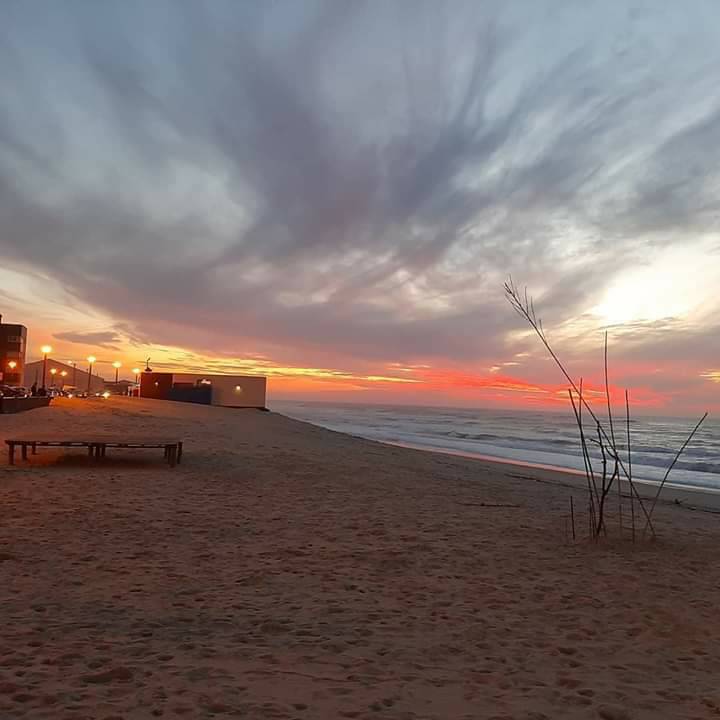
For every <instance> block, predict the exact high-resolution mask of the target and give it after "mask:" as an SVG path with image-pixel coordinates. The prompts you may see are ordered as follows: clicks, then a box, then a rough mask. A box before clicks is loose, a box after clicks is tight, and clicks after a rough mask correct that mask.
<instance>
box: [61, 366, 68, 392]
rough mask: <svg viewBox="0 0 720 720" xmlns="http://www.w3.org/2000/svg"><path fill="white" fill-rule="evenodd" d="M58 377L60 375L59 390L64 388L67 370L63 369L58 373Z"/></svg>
mask: <svg viewBox="0 0 720 720" xmlns="http://www.w3.org/2000/svg"><path fill="white" fill-rule="evenodd" d="M60 377H62V383H61V385H60V389H61V390H64V389H65V378H66V377H67V370H63V371H62V372H61V373H60Z"/></svg>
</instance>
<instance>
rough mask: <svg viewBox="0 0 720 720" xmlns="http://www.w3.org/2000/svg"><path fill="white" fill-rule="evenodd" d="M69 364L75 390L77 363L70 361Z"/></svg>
mask: <svg viewBox="0 0 720 720" xmlns="http://www.w3.org/2000/svg"><path fill="white" fill-rule="evenodd" d="M70 364H71V365H72V366H73V387H74V388H75V389H77V382H76V381H77V363H76V362H75V361H74V360H71V361H70Z"/></svg>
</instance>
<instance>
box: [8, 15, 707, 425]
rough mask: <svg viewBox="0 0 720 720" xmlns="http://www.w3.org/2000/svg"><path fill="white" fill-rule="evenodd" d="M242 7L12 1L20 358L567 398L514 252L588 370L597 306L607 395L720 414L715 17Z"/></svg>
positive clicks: (596, 361)
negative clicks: (529, 319)
mask: <svg viewBox="0 0 720 720" xmlns="http://www.w3.org/2000/svg"><path fill="white" fill-rule="evenodd" d="M160 5H162V2H160ZM250 5H252V4H250ZM250 5H248V6H245V5H244V4H242V3H239V4H237V6H234V7H233V6H231V7H226V8H225V9H223V10H221V9H219V8H216V7H215V6H214V5H213V4H212V3H211V4H210V5H208V6H207V7H205V6H203V8H202V9H197V11H196V13H192V12H189V11H188V12H186V11H185V10H183V9H182V8H176V7H174V6H173V12H172V16H173V23H172V24H171V26H168V24H167V22H166V20H165V19H164V16H163V13H162V12H159V11H158V12H147V13H145V6H144V5H142V4H138V3H134V2H130V3H128V4H127V5H126V4H124V3H121V4H119V5H118V6H117V7H116V8H115V9H114V10H113V12H112V13H111V14H112V21H111V22H109V21H108V16H106V15H105V14H104V13H103V11H102V10H101V9H100V7H99V6H98V7H95V5H93V4H91V6H89V7H87V8H84V11H83V12H82V13H80V12H69V11H67V9H65V8H63V7H61V6H60V5H59V4H53V3H47V4H45V5H43V8H42V12H40V9H39V8H37V7H35V6H34V4H33V3H16V4H13V5H12V10H11V11H9V12H10V15H11V17H10V18H6V20H7V22H4V23H3V27H2V28H0V81H1V82H2V83H3V88H4V98H5V102H4V105H3V111H4V112H3V114H2V124H0V217H2V218H3V225H2V231H1V232H0V312H2V314H3V316H4V318H5V320H6V321H7V322H10V321H13V322H18V323H23V324H25V325H27V326H28V329H29V337H28V348H29V356H30V357H29V358H28V359H29V360H32V359H37V358H39V357H42V353H43V351H42V350H41V348H42V347H43V346H44V345H46V344H47V345H49V346H52V353H51V354H52V356H53V357H55V358H57V359H58V360H62V361H63V362H69V361H71V362H74V363H76V364H77V366H78V368H84V369H87V366H88V363H89V357H94V358H96V360H95V361H94V362H90V364H91V365H93V366H94V368H95V371H96V372H97V373H99V374H100V375H101V376H104V377H106V378H108V379H111V378H114V376H115V371H116V370H117V372H118V377H119V378H124V379H127V380H134V379H135V377H136V376H137V374H138V372H139V371H140V370H142V369H143V368H144V367H145V363H146V361H147V359H148V358H150V364H151V366H152V367H153V368H154V369H158V370H163V369H167V370H178V371H186V372H198V373H201V372H213V373H229V374H242V373H247V374H261V375H265V376H267V377H268V379H269V382H268V398H269V402H270V404H271V405H272V401H273V399H291V398H298V399H311V400H312V399H315V400H322V399H339V400H344V401H345V400H348V401H358V402H372V403H414V404H430V405H452V404H454V405H463V406H485V405H489V406H498V407H501V406H508V407H533V408H535V407H546V408H562V407H563V404H565V405H567V402H568V399H567V383H566V382H565V381H564V379H563V377H562V375H560V374H559V372H558V370H557V368H556V367H555V366H554V364H553V363H552V362H551V361H550V360H549V359H548V357H547V353H546V352H545V351H544V349H543V348H542V346H541V345H540V344H539V342H538V340H537V338H536V337H534V335H533V333H532V331H530V330H529V328H528V327H527V326H526V325H525V324H523V321H522V320H521V319H520V318H518V317H517V316H516V315H515V314H514V313H513V312H512V309H511V308H510V307H509V306H508V305H507V303H506V302H505V301H504V299H503V292H502V283H503V282H504V280H505V279H506V278H507V276H508V275H512V276H513V277H514V278H515V279H516V280H517V282H518V283H520V284H521V285H523V286H524V285H525V284H527V285H528V289H529V291H530V292H531V293H532V294H533V296H534V299H535V303H536V308H537V311H538V313H539V314H540V315H541V316H542V318H543V321H544V327H545V328H546V330H547V333H548V337H549V338H550V339H551V340H552V341H553V343H554V346H555V347H556V349H557V351H558V353H559V354H560V355H561V356H562V357H563V358H564V360H565V361H566V362H567V364H568V368H569V370H570V372H571V374H572V376H573V377H574V378H577V380H578V381H579V379H580V377H583V378H584V379H585V382H586V387H587V388H588V393H591V394H592V393H598V392H600V391H601V389H602V384H603V381H602V373H601V359H602V357H601V355H602V343H603V336H604V332H605V331H606V330H608V331H609V335H610V357H611V373H610V374H611V378H610V380H611V384H612V388H613V397H614V399H616V400H618V402H621V401H622V398H623V397H624V394H623V393H624V389H625V388H629V389H630V391H631V396H632V398H633V403H634V405H635V406H636V407H637V408H638V411H640V412H648V413H650V412H657V413H661V414H688V413H695V412H697V411H698V410H705V409H710V410H711V411H712V410H720V389H719V385H718V382H719V380H718V373H719V372H720V371H718V369H717V368H718V358H719V357H720V344H719V343H720V340H719V338H720V325H719V321H718V317H720V313H719V311H720V299H719V296H718V293H717V287H718V286H719V285H720V234H719V233H718V227H717V217H718V208H717V204H718V195H717V192H716V188H717V186H718V180H719V179H720V178H719V175H720V171H719V170H718V164H717V163H716V162H715V161H714V157H713V155H712V151H711V150H710V149H711V148H714V147H717V145H718V141H720V131H719V130H718V128H720V124H719V123H718V122H717V107H720V94H719V93H718V90H717V84H716V83H715V84H713V83H711V82H710V81H709V80H708V77H707V70H706V69H707V68H708V67H711V66H713V64H714V63H717V62H720V43H717V42H716V37H715V34H716V33H715V32H714V31H713V30H712V28H713V27H715V26H716V25H715V24H714V20H716V19H717V18H715V17H714V16H712V17H711V16H708V17H704V15H703V12H704V11H703V12H700V11H698V12H697V13H696V14H694V15H686V14H684V13H683V9H682V8H680V7H677V8H672V7H668V8H667V9H666V13H665V15H663V13H659V12H658V13H651V12H649V11H648V12H647V13H644V12H640V11H637V13H636V12H635V9H633V8H632V7H631V6H632V4H627V3H624V2H621V3H619V4H618V5H617V8H615V9H614V10H611V9H610V8H606V9H603V8H601V7H600V5H598V6H597V8H588V9H587V11H586V12H583V13H575V12H573V11H572V10H571V8H570V7H569V6H568V7H567V8H565V7H564V6H563V7H562V8H559V7H557V6H556V5H555V4H553V3H549V4H548V3H544V2H540V3H538V5H537V6H535V5H533V8H536V10H533V11H532V12H531V11H530V10H529V9H527V10H526V13H519V12H518V9H517V7H514V6H512V4H507V7H506V6H505V5H504V4H495V5H492V6H489V5H486V4H484V3H469V4H466V5H462V7H460V6H459V5H457V6H455V5H453V6H452V7H450V6H446V5H444V4H443V3H437V4H432V3H431V4H428V5H427V6H423V7H422V8H420V9H418V11H417V13H414V14H413V16H412V17H408V18H404V19H403V20H402V21H400V20H399V17H398V16H397V15H396V14H393V12H392V11H391V10H390V5H388V7H385V6H384V5H382V6H380V5H376V6H375V7H374V8H370V6H368V7H365V6H363V5H362V4H361V5H358V6H357V7H356V6H354V5H353V6H352V7H350V6H348V7H344V9H342V10H337V15H332V17H333V18H335V19H334V20H332V21H331V20H329V19H328V18H329V16H328V15H327V8H325V9H324V6H322V7H321V6H318V7H317V8H315V7H314V6H313V7H312V8H311V7H310V6H308V7H304V6H299V8H298V10H297V12H296V13H283V12H281V11H280V10H279V9H278V8H275V6H274V5H272V4H270V5H269V6H268V7H267V8H264V7H263V9H257V10H252V9H251V7H250ZM391 5H392V4H391ZM626 5H627V7H625V6H626ZM518 7H519V6H518ZM550 7H552V8H553V10H552V12H549V10H548V8H550ZM613 7H614V6H613ZM633 7H634V6H633ZM708 7H709V6H708ZM543 8H546V10H548V11H547V12H546V11H545V10H543ZM621 8H625V9H624V10H622V11H621ZM631 10H632V12H631ZM708 12H710V11H709V10H708ZM527 13H529V16H528V15H527ZM140 16H142V22H139V21H138V17H140ZM530 16H531V17H530ZM339 18H342V21H340V20H339ZM326 23H327V24H326ZM690 25H692V28H693V32H694V33H695V35H694V38H695V39H694V42H693V43H692V44H691V45H688V43H687V42H686V36H685V35H684V34H683V32H681V28H683V27H685V28H687V27H689V26H690ZM260 27H262V31H260V29H259V28H260ZM330 27H331V28H332V29H331V30H330V31H328V28H330ZM10 28H12V29H10ZM359 28H364V30H362V31H361V30H360V29H359ZM434 29H438V31H437V32H436V31H435V30H434ZM86 37H92V38H93V42H92V43H91V47H90V45H88V44H87V43H85V42H84V41H83V42H80V41H79V39H80V38H86ZM368 37H373V43H376V45H373V51H372V53H368V52H367V49H368V45H367V38H368ZM478 38H481V41H480V42H479V41H478ZM478 43H479V44H478ZM538 47H542V48H545V49H546V51H544V52H543V58H542V62H538V61H537V59H538V53H537V48H538ZM429 68H432V72H430V71H429ZM49 73H57V77H58V78H61V79H62V81H60V80H58V82H52V83H50V82H47V81H46V78H47V77H48V76H49V75H48V74H49ZM179 77H186V78H187V81H185V80H183V81H182V82H180V81H178V78H179ZM40 108H42V111H40V112H39V111H38V109H40ZM230 118H232V121H231V120H230ZM588 397H590V395H588ZM566 409H567V408H566Z"/></svg>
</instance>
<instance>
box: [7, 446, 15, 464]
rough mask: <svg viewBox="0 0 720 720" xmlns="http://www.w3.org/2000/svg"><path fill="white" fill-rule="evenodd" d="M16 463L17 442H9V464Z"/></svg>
mask: <svg viewBox="0 0 720 720" xmlns="http://www.w3.org/2000/svg"><path fill="white" fill-rule="evenodd" d="M14 464H15V443H9V444H8V465H14Z"/></svg>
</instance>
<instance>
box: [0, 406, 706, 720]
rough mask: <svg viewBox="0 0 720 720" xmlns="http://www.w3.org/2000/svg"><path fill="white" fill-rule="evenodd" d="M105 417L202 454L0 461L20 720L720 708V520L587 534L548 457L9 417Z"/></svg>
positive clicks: (18, 429) (192, 418) (4, 614)
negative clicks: (646, 531)
mask: <svg viewBox="0 0 720 720" xmlns="http://www.w3.org/2000/svg"><path fill="white" fill-rule="evenodd" d="M85 431H87V432H88V433H90V434H93V435H97V434H98V433H101V432H118V433H127V434H129V435H133V436H137V435H138V434H142V433H148V434H168V433H170V434H172V435H178V436H180V437H182V438H183V439H184V440H185V442H186V445H185V456H184V458H183V463H182V464H181V465H180V466H179V467H177V468H175V469H170V468H169V467H167V466H166V465H163V461H162V457H161V455H162V453H161V452H158V451H146V452H132V453H130V452H127V453H124V454H123V453H122V452H114V453H113V452H110V454H109V456H108V458H107V459H106V461H105V462H102V463H100V464H97V465H91V464H90V463H89V460H88V458H87V457H85V456H84V455H83V454H82V453H81V452H80V453H78V451H75V452H74V453H68V454H66V455H63V454H62V453H60V452H57V451H52V450H45V451H41V453H40V454H39V455H38V456H36V457H33V458H32V462H31V463H30V464H25V465H23V464H18V465H17V466H15V467H8V466H6V465H0V510H1V511H2V517H1V519H0V718H3V720H4V719H5V718H13V717H27V718H33V719H34V718H65V719H67V720H70V718H98V719H102V718H106V719H109V718H128V719H129V718H156V717H168V718H175V717H186V718H210V717H220V718H224V717H228V718H229V717H242V718H373V719H377V720H381V719H383V718H397V719H401V718H402V719H407V720H410V719H415V718H417V719H419V718H443V719H446V718H447V719H458V720H459V719H461V718H463V719H470V718H472V719H478V718H479V719H489V718H495V719H499V718H506V719H510V718H513V719H515V720H530V719H531V718H532V719H534V720H539V719H540V718H553V719H554V718H604V719H605V720H612V719H615V720H619V719H621V718H633V719H635V718H648V719H650V718H653V719H655V718H678V719H682V720H687V719H688V718H713V717H719V716H720V686H719V683H718V680H719V679H720V622H719V621H718V610H719V608H720V572H719V571H718V563H717V554H718V547H720V542H719V541H720V518H719V517H718V516H717V515H714V514H710V513H707V512H698V511H690V510H687V509H684V508H682V507H675V506H662V507H659V509H658V511H657V514H656V525H657V530H658V533H659V540H657V541H656V542H653V543H649V542H645V543H641V544H636V545H635V546H633V545H632V544H631V543H629V542H623V543H618V542H615V543H611V542H603V543H601V544H600V545H596V544H591V543H588V542H586V541H584V540H580V541H578V542H577V543H575V544H572V543H568V541H567V537H566V533H565V524H566V519H567V507H568V502H569V495H570V494H571V493H574V495H575V499H576V503H577V505H578V507H580V506H581V505H582V502H583V493H582V492H581V491H579V490H577V489H570V488H568V487H564V486H562V485H560V484H555V483H556V482H557V481H558V480H560V481H562V478H558V477H556V476H553V475H552V474H550V473H543V472H540V471H532V470H528V469H526V468H517V467H513V466H509V465H497V464H491V463H488V462H479V461H473V460H468V459H464V458H459V457H452V456H443V455H436V454H432V453H425V452H421V451H415V450H410V449H405V448H395V447H389V446H383V445H380V444H376V443H372V442H369V441H364V440H359V439H355V438H350V437H348V436H344V435H341V434H337V433H333V432H330V431H327V430H323V429H320V428H315V427H312V426H310V425H306V424H303V423H299V422H296V421H293V420H289V419H287V418H284V417H282V416H280V415H276V414H273V413H262V412H258V411H250V410H229V409H224V408H209V407H202V406H192V405H184V404H179V403H166V402H160V401H144V400H137V399H135V400H133V399H129V398H126V399H113V400H110V401H107V402H105V401H102V400H94V399H93V400H65V401H59V402H56V403H55V404H54V405H53V406H52V407H50V408H46V409H41V410H35V411H32V412H28V413H24V414H21V415H15V416H0V439H2V440H4V439H5V438H7V437H10V436H13V435H26V434H28V433H31V432H42V433H43V434H48V433H57V434H69V433H72V434H75V435H76V434H79V433H83V432H85ZM612 522H614V520H612ZM580 524H581V520H580V519H579V520H578V525H580Z"/></svg>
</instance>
